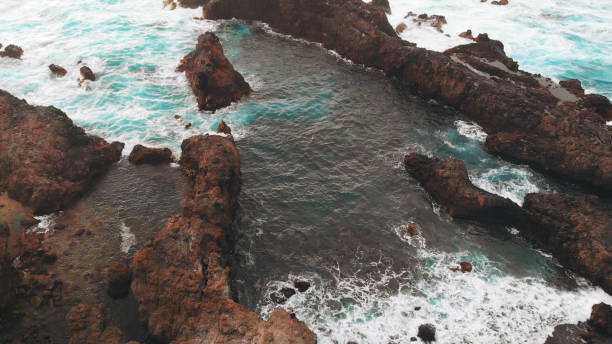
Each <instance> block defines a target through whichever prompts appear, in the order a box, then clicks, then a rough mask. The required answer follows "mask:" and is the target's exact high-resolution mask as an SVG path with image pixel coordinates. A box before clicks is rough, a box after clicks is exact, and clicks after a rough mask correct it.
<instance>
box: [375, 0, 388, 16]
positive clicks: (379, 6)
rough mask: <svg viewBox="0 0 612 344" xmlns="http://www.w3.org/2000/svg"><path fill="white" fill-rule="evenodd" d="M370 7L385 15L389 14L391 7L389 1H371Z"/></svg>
mask: <svg viewBox="0 0 612 344" xmlns="http://www.w3.org/2000/svg"><path fill="white" fill-rule="evenodd" d="M370 5H372V7H374V8H376V9H380V10H382V11H383V12H385V13H387V14H391V5H389V0H372V1H371V2H370Z"/></svg>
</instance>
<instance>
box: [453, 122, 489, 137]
mask: <svg viewBox="0 0 612 344" xmlns="http://www.w3.org/2000/svg"><path fill="white" fill-rule="evenodd" d="M455 126H456V127H457V131H458V132H459V134H461V135H463V136H466V137H468V138H470V139H472V140H475V141H478V142H482V143H484V142H485V140H486V139H487V133H485V132H484V130H483V129H482V127H481V126H479V125H478V124H476V123H474V122H466V121H462V120H456V121H455Z"/></svg>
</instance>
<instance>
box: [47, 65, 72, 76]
mask: <svg viewBox="0 0 612 344" xmlns="http://www.w3.org/2000/svg"><path fill="white" fill-rule="evenodd" d="M49 70H50V71H51V73H53V74H54V75H55V76H58V77H60V78H61V77H63V76H65V75H66V74H67V73H68V71H67V70H66V69H64V67H62V66H58V65H56V64H50V65H49Z"/></svg>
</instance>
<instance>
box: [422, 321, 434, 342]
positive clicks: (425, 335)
mask: <svg viewBox="0 0 612 344" xmlns="http://www.w3.org/2000/svg"><path fill="white" fill-rule="evenodd" d="M417 337H419V338H421V340H423V341H424V342H425V343H430V342H433V341H435V340H436V327H435V326H434V325H433V324H423V325H420V326H419V332H418V334H417Z"/></svg>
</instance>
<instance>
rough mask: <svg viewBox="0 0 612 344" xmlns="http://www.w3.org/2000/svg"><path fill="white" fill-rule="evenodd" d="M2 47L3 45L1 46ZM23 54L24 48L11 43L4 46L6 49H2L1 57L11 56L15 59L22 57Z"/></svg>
mask: <svg viewBox="0 0 612 344" xmlns="http://www.w3.org/2000/svg"><path fill="white" fill-rule="evenodd" d="M0 47H1V46H0ZM22 55H23V49H21V47H19V46H16V45H14V44H9V45H7V46H6V47H5V48H4V51H0V57H10V58H13V59H21V56H22Z"/></svg>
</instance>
